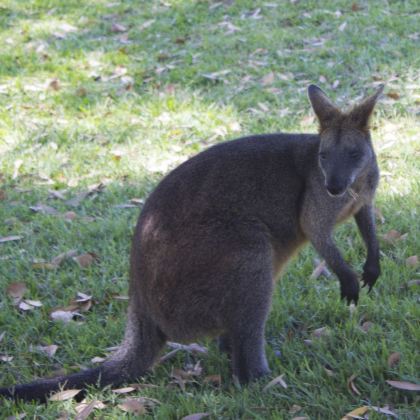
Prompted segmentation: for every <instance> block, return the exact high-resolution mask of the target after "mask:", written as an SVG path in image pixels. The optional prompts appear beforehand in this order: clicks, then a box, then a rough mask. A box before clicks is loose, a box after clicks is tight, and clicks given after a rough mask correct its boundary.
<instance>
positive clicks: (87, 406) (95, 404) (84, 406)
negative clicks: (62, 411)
mask: <svg viewBox="0 0 420 420" xmlns="http://www.w3.org/2000/svg"><path fill="white" fill-rule="evenodd" d="M91 408H92V410H93V409H95V408H97V409H99V410H103V409H104V408H106V405H105V404H104V403H103V402H102V401H99V400H94V401H92V402H90V403H87V402H82V403H80V404H78V405H76V407H75V410H76V413H78V415H77V416H76V418H75V420H83V419H85V418H87V415H86V413H87V412H89V414H90V413H91V412H92V410H91ZM85 410H86V411H85ZM79 416H80V417H79Z"/></svg>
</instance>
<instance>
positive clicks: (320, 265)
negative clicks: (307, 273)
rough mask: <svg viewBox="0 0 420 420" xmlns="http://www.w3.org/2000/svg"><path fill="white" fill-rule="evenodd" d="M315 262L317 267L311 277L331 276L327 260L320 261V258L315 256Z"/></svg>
mask: <svg viewBox="0 0 420 420" xmlns="http://www.w3.org/2000/svg"><path fill="white" fill-rule="evenodd" d="M314 264H315V265H316V267H315V269H314V271H313V272H312V274H311V279H317V278H318V277H320V276H325V277H331V272H330V271H329V270H328V268H327V263H326V262H325V261H319V260H318V258H314Z"/></svg>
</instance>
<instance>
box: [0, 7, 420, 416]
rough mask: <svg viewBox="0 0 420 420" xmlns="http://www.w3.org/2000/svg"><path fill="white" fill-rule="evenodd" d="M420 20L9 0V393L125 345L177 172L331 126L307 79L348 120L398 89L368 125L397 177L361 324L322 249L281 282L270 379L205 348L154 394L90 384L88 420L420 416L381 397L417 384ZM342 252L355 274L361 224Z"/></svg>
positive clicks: (415, 12) (23, 409) (2, 67)
mask: <svg viewBox="0 0 420 420" xmlns="http://www.w3.org/2000/svg"><path fill="white" fill-rule="evenodd" d="M419 17H420V5H419V3H418V1H415V0H407V1H391V0H389V1H385V0H384V1H381V0H376V1H363V0H357V1H355V2H348V1H338V0H327V1H323V2H317V1H312V0H305V1H303V0H301V1H285V0H278V1H275V0H271V1H269V0H264V1H260V0H255V1H251V0H237V1H234V0H221V1H217V0H216V1H210V0H195V1H194V0H159V1H158V0H137V1H134V0H131V1H130V0H125V1H112V0H91V1H89V2H88V1H86V2H80V1H76V0H3V1H2V3H1V4H0V43H1V46H2V47H1V49H0V183H1V185H0V220H1V221H2V223H1V224H0V290H1V293H0V385H1V386H5V385H10V384H13V383H17V382H23V381H29V380H32V379H34V378H36V377H42V376H45V375H51V374H54V373H56V372H58V371H63V370H64V371H66V372H71V371H74V370H77V369H79V368H80V367H86V366H91V365H93V364H94V362H95V360H94V361H93V362H92V359H93V358H96V357H105V356H106V354H107V353H109V351H110V350H109V348H110V347H112V346H116V345H118V343H119V342H120V340H121V338H122V333H123V328H124V323H125V310H126V305H127V301H126V299H125V297H126V294H127V277H128V254H129V247H130V237H131V234H132V231H133V227H134V224H135V222H136V218H137V216H138V212H139V207H141V206H142V204H143V203H144V200H145V199H146V198H147V195H148V193H149V192H150V191H151V190H152V189H153V188H154V186H155V185H156V184H157V183H158V181H159V179H161V178H162V176H163V175H164V174H165V173H167V172H168V171H169V170H170V169H171V168H173V167H175V166H176V165H177V164H179V163H180V162H182V161H184V160H185V159H187V158H188V157H190V156H193V155H194V154H196V153H197V152H199V151H200V150H203V149H205V148H206V147H208V146H210V145H212V144H215V143H217V142H220V141H224V140H228V139H232V138H235V137H238V136H241V135H246V134H250V133H265V132H275V131H290V132H314V131H316V129H317V127H316V122H315V120H314V118H313V114H312V112H311V109H310V105H309V102H308V100H307V96H306V87H307V85H308V84H310V83H317V84H318V85H319V86H320V87H321V88H323V89H324V90H325V91H326V92H327V93H328V94H329V95H330V96H331V97H332V98H333V99H334V100H336V102H337V103H338V104H339V105H342V106H347V105H349V104H351V103H352V102H353V101H355V100H357V99H360V98H361V97H362V96H363V95H364V94H367V93H370V92H372V91H373V89H374V88H375V87H376V86H378V85H379V84H380V83H383V82H385V83H386V90H385V95H384V97H383V99H382V100H381V102H380V104H379V105H378V107H377V110H376V113H375V116H374V118H373V119H372V136H373V139H374V144H375V148H376V151H377V154H378V161H379V165H380V168H381V172H382V177H381V184H380V187H379V190H378V195H377V200H376V203H377V208H378V211H377V219H378V220H377V222H378V234H379V236H380V241H381V249H382V250H381V257H382V259H381V261H382V276H381V278H380V279H379V281H378V283H377V286H376V287H375V288H374V290H373V291H372V293H371V294H370V295H367V294H366V292H365V291H364V292H363V293H362V294H361V298H360V301H359V305H358V306H357V307H356V308H350V309H349V307H348V306H346V305H345V304H344V303H343V302H341V301H340V300H339V289H338V282H337V280H336V279H335V278H334V276H330V277H328V276H324V275H321V276H319V277H318V278H316V279H315V278H313V276H311V274H312V272H313V270H314V268H315V264H314V258H316V254H315V252H314V251H313V249H312V248H311V247H307V248H305V249H304V251H303V252H301V254H300V255H299V256H298V257H297V258H295V259H294V260H293V261H292V262H291V263H290V265H289V267H288V269H287V271H286V272H285V274H284V276H283V278H282V279H281V281H280V282H279V283H278V285H277V290H276V293H275V296H274V301H273V308H272V312H271V316H270V319H269V322H268V325H267V352H268V357H269V363H270V366H271V368H272V374H271V376H270V377H269V378H267V379H264V380H262V381H261V382H259V383H255V384H252V385H249V386H246V387H242V388H241V387H239V386H236V385H235V384H234V383H233V381H232V379H231V378H230V375H229V370H228V361H227V359H226V358H225V357H224V356H222V355H220V353H219V352H218V350H217V348H216V345H215V343H214V342H212V341H210V340H207V341H206V340H205V341H203V342H200V343H199V344H200V345H202V346H205V347H206V348H207V349H208V354H207V355H203V354H200V353H196V352H191V351H185V350H180V351H178V352H177V353H176V354H175V356H174V357H172V358H170V360H167V361H165V362H162V363H160V364H159V365H157V366H156V367H155V368H154V369H153V371H152V372H151V373H150V374H149V375H147V376H146V377H145V378H142V379H141V380H140V381H139V383H140V384H143V386H141V387H140V386H139V387H138V388H139V389H135V390H134V391H132V392H130V393H123V394H117V393H115V392H112V391H111V390H110V389H105V390H96V389H94V388H92V389H90V390H89V393H88V395H87V397H86V402H87V403H90V402H92V401H95V400H97V401H101V402H103V404H104V405H105V406H104V407H102V409H100V408H96V409H95V410H94V412H93V413H92V414H91V418H93V417H97V418H106V419H111V418H112V419H119V418H123V417H124V416H127V418H129V417H130V416H131V417H134V416H135V414H133V413H130V412H127V411H123V409H125V410H129V411H130V407H131V409H132V408H133V405H132V406H128V403H127V399H128V398H132V399H137V404H138V403H139V401H140V402H141V401H142V400H139V398H140V397H146V398H148V399H146V400H143V402H146V405H147V413H146V414H145V416H146V417H147V416H149V417H150V418H157V419H168V418H170V419H178V418H182V417H184V416H187V415H189V414H194V413H209V415H210V417H209V418H214V419H216V418H217V419H219V418H220V419H232V418H246V419H254V418H257V419H268V418H273V419H289V418H290V419H292V418H301V419H303V418H307V419H337V418H341V417H342V416H344V415H345V414H346V413H348V412H350V411H352V410H353V409H355V408H358V407H362V406H369V407H371V408H370V409H369V411H368V412H367V413H366V414H365V415H369V418H370V419H375V418H378V419H380V418H384V417H385V414H384V413H378V412H376V411H375V410H374V409H373V408H372V407H381V408H382V411H387V410H388V412H392V413H394V414H395V415H396V416H398V418H400V419H414V418H420V410H419V401H420V399H419V394H418V392H415V391H409V390H400V389H396V388H395V387H393V386H391V385H390V384H389V383H387V382H386V381H387V380H394V381H405V382H411V383H417V384H418V383H420V378H419V372H420V357H419V353H418V350H419V348H420V325H419V319H420V309H419V280H418V279H419V276H420V274H419V270H420V268H419V263H418V258H417V257H416V256H419V257H420V255H419V254H420V247H419V244H420V240H419V238H420V232H419V214H418V212H419V196H420V188H419V187H420V185H419V184H420V183H419V177H418V174H419V161H420V141H419V132H420V118H419V115H420V80H419V68H420V54H419V51H418V45H419V38H420V33H419ZM174 205H176V203H174ZM5 238H6V239H9V240H7V241H6V240H5ZM336 239H337V242H338V244H339V246H340V248H341V249H342V250H343V252H344V254H345V257H346V259H347V260H349V261H351V264H352V265H353V266H355V267H356V268H357V269H358V270H359V272H360V271H361V267H362V265H363V263H364V258H365V249H364V246H363V245H362V242H361V240H360V238H359V236H358V233H357V231H356V229H355V224H354V223H353V222H350V223H347V224H345V225H343V226H341V227H340V228H339V229H337V232H336ZM63 253H66V255H63V256H62V258H59V259H57V258H55V257H57V256H60V255H62V254H63ZM23 286H25V287H23ZM78 293H79V295H78ZM80 293H82V295H80ZM13 296H14V297H13ZM77 298H78V300H79V301H75V299H77ZM41 305H42V306H41ZM57 308H61V309H59V310H60V311H61V312H59V315H58V316H57V312H58V309H57ZM63 312H64V315H63ZM73 312H76V314H73ZM52 314H53V316H52ZM73 315H74V316H73ZM54 316H55V318H57V317H58V318H60V319H63V318H64V320H60V319H55V320H54V319H52V318H53V317H54ZM71 317H72V319H71V320H69V319H70V318H71ZM51 346H57V347H51ZM170 350H171V349H170V348H168V349H167V350H165V353H167V352H169V351H170ZM197 363H199V365H197ZM183 371H189V372H190V373H189V374H185V373H183ZM191 372H192V373H191ZM280 375H283V376H282V380H279V382H280V383H278V384H277V385H274V386H271V387H268V389H267V388H265V386H266V385H267V383H268V382H269V381H270V380H271V379H273V378H276V377H279V376H280ZM145 384H147V385H148V386H145ZM155 400H156V401H155ZM77 410H79V411H80V410H81V408H80V403H78V402H77V401H75V400H74V399H71V400H67V401H63V402H50V403H49V404H48V405H37V404H35V403H34V404H29V403H27V404H23V403H18V404H16V405H15V404H12V403H11V402H9V401H1V402H0V413H1V414H0V417H1V418H7V417H8V416H12V415H14V416H16V418H19V417H18V415H20V414H23V413H26V416H27V417H26V418H39V419H41V418H42V419H44V418H45V419H52V418H58V417H60V418H75V416H76V411H77ZM197 418H199V417H197Z"/></svg>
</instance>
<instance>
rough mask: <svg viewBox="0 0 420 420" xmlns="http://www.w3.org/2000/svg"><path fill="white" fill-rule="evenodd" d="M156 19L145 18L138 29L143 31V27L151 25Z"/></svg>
mask: <svg viewBox="0 0 420 420" xmlns="http://www.w3.org/2000/svg"><path fill="white" fill-rule="evenodd" d="M155 21H156V19H149V20H146V21H145V22H143V23H142V24H141V25H140V27H139V31H140V32H141V31H144V30H145V29H147V28H148V27H149V26H152V25H153V24H154V23H155Z"/></svg>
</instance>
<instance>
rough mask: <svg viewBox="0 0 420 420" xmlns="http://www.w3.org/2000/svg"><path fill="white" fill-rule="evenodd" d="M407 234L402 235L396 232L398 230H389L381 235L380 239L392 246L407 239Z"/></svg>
mask: <svg viewBox="0 0 420 420" xmlns="http://www.w3.org/2000/svg"><path fill="white" fill-rule="evenodd" d="M407 236H408V234H407V233H405V234H404V235H403V234H401V233H400V232H398V230H395V229H391V230H390V231H389V232H387V233H385V234H384V235H382V239H383V240H384V241H385V242H388V243H389V244H394V243H396V242H399V241H403V240H405V239H407Z"/></svg>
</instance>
